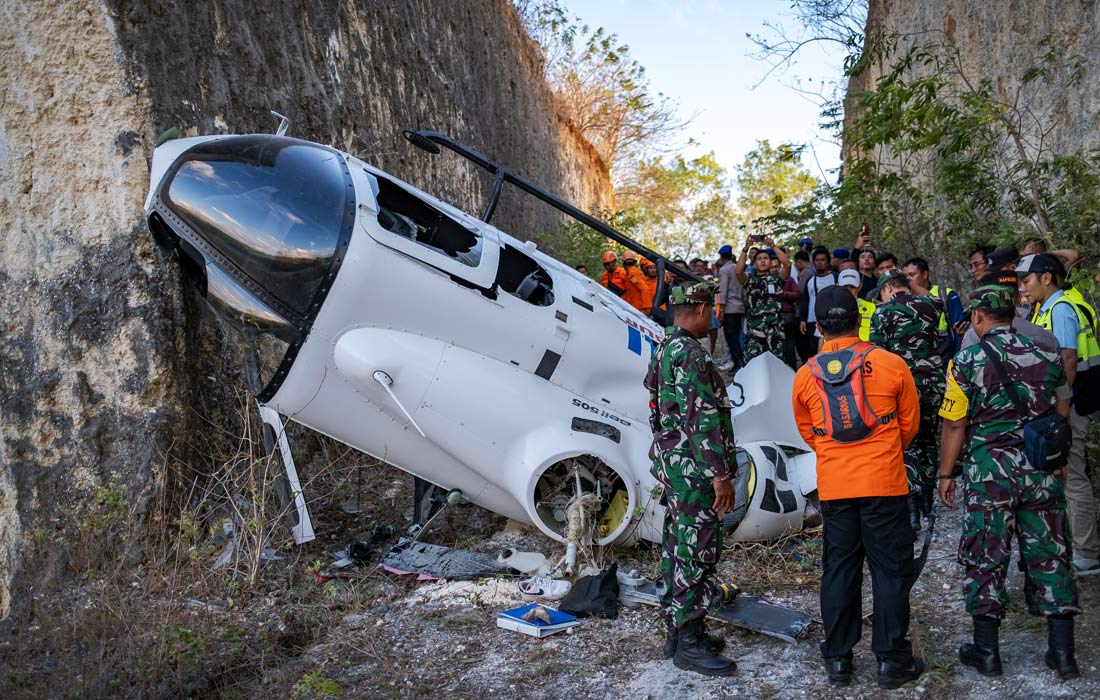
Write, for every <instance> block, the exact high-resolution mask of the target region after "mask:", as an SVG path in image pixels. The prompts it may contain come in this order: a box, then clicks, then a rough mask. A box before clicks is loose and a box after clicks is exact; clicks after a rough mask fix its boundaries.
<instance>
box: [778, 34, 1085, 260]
mask: <svg viewBox="0 0 1100 700" xmlns="http://www.w3.org/2000/svg"><path fill="white" fill-rule="evenodd" d="M898 43H899V37H887V38H886V39H885V40H884V41H882V42H880V43H879V44H877V45H876V51H877V52H878V53H877V55H875V56H873V57H868V56H861V57H860V58H859V59H858V60H857V61H853V62H852V63H851V65H852V66H853V67H854V68H853V69H854V70H863V69H865V68H867V67H868V66H870V65H872V63H877V65H879V66H882V70H881V71H880V75H879V77H878V78H877V79H876V80H875V82H874V84H873V86H872V87H871V89H869V90H868V91H866V92H865V93H863V94H861V95H859V96H858V100H857V104H858V110H857V113H856V114H855V115H854V116H850V117H849V119H848V124H847V129H846V132H845V141H846V144H847V145H848V147H849V148H848V159H847V161H846V162H845V165H844V177H843V179H842V181H841V182H840V183H839V184H838V185H836V186H834V187H827V188H822V189H820V190H819V191H818V192H817V195H816V196H815V198H814V200H813V201H812V202H811V204H810V205H809V206H801V207H798V206H796V207H787V208H784V210H783V211H781V212H778V213H777V215H776V217H774V219H775V221H774V223H775V225H784V226H788V227H801V228H803V229H813V230H817V231H819V232H822V233H823V234H825V235H824V238H826V240H830V237H831V240H832V241H835V242H836V243H848V242H850V241H851V240H852V237H853V236H854V233H855V232H856V231H858V229H859V226H860V225H861V224H862V223H863V222H867V223H869V224H870V225H871V227H872V230H873V231H874V238H875V240H876V243H877V244H878V245H879V246H880V247H882V246H886V247H889V248H891V249H893V251H894V252H895V253H897V254H899V255H901V256H904V255H909V254H922V255H924V256H926V257H931V258H936V257H939V258H940V259H941V260H945V259H949V258H951V257H956V258H957V257H961V255H962V254H964V253H965V252H966V250H967V249H968V248H969V247H970V246H972V245H974V244H976V243H987V244H995V245H1001V244H1009V243H1016V244H1018V243H1020V242H1021V241H1022V240H1023V239H1025V238H1028V237H1032V236H1039V237H1042V238H1045V239H1046V240H1048V242H1049V243H1050V244H1051V245H1052V247H1069V246H1072V247H1076V248H1078V249H1080V250H1081V251H1082V252H1084V253H1085V254H1086V255H1090V254H1091V255H1096V254H1097V253H1100V236H1098V235H1097V234H1098V233H1100V232H1098V231H1097V227H1098V225H1100V218H1098V217H1097V214H1098V213H1100V188H1098V185H1100V153H1097V152H1095V151H1077V152H1072V153H1060V152H1056V151H1055V150H1054V148H1053V145H1052V144H1053V138H1052V136H1053V133H1054V132H1055V130H1056V129H1057V128H1058V125H1059V115H1058V114H1057V113H1056V103H1057V100H1055V99H1052V98H1051V96H1052V95H1057V94H1061V93H1064V92H1066V91H1069V90H1072V89H1080V85H1079V83H1080V80H1081V76H1082V70H1081V58H1080V57H1079V56H1075V55H1072V54H1068V55H1067V53H1066V50H1065V48H1064V47H1065V46H1067V45H1068V44H1067V43H1066V42H1063V41H1060V40H1059V39H1058V38H1057V37H1051V38H1048V39H1047V40H1046V41H1044V42H1041V43H1040V45H1039V46H1038V47H1037V51H1036V56H1035V59H1034V61H1033V63H1032V64H1031V66H1030V67H1028V68H1027V69H1026V70H1025V71H1023V72H1022V74H1021V75H1019V76H1006V77H1004V78H1002V79H999V80H996V81H994V80H992V79H990V78H988V77H986V76H975V75H971V74H970V73H969V72H968V71H967V70H966V68H965V67H964V65H963V62H962V61H961V59H960V56H959V53H958V50H957V48H956V47H955V46H953V45H951V44H948V43H944V42H929V43H925V44H917V45H912V46H909V47H908V48H905V49H904V50H902V49H898V48H897V44H898Z"/></svg>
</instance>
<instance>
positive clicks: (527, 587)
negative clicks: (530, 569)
mask: <svg viewBox="0 0 1100 700" xmlns="http://www.w3.org/2000/svg"><path fill="white" fill-rule="evenodd" d="M572 587H573V584H571V583H569V582H568V581H563V580H561V579H552V578H547V577H545V576H532V577H531V578H528V579H524V580H522V581H520V582H519V592H520V593H522V594H523V595H524V597H526V598H541V599H543V600H560V599H562V598H564V597H565V594H566V593H568V592H569V590H570V589H571V588H572Z"/></svg>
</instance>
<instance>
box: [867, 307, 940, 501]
mask: <svg viewBox="0 0 1100 700" xmlns="http://www.w3.org/2000/svg"><path fill="white" fill-rule="evenodd" d="M941 313H943V302H942V301H940V300H939V299H936V298H933V297H925V296H918V295H916V294H913V293H912V292H909V291H902V292H898V293H897V294H895V295H894V298H893V299H891V300H890V301H889V302H887V303H885V304H880V305H879V306H878V307H877V308H876V309H875V313H874V316H872V317H871V333H870V341H871V342H872V343H874V344H875V345H879V346H881V347H883V348H885V349H887V350H889V351H890V352H892V353H894V354H895V355H899V356H901V358H902V359H903V360H905V364H907V365H909V370H910V371H911V372H912V373H913V381H914V382H916V385H917V394H918V395H919V396H920V429H919V430H918V431H917V436H916V437H915V438H913V442H911V443H909V448H908V449H906V450H905V471H906V473H907V474H908V476H909V489H910V490H911V491H913V492H921V493H923V494H924V496H925V501H924V503H925V505H924V509H925V511H926V512H927V507H928V506H929V505H931V495H932V493H934V492H935V488H936V485H935V484H936V479H935V475H936V470H937V469H938V468H939V464H940V456H939V447H938V444H939V437H940V420H939V416H938V411H939V407H940V402H941V401H942V400H943V386H944V372H943V359H942V358H941V357H940V355H939V322H940V314H941Z"/></svg>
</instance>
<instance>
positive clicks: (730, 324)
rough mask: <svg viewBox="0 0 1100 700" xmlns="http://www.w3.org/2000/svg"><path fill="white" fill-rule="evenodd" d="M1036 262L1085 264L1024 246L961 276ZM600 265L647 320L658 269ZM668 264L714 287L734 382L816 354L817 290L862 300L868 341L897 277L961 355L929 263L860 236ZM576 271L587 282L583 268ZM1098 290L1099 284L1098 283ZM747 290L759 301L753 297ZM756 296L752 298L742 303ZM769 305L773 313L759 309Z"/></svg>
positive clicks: (989, 254)
mask: <svg viewBox="0 0 1100 700" xmlns="http://www.w3.org/2000/svg"><path fill="white" fill-rule="evenodd" d="M1036 253H1049V254H1051V255H1053V256H1055V257H1056V258H1058V259H1059V260H1060V261H1061V262H1062V264H1063V265H1064V267H1065V270H1066V271H1067V272H1068V271H1070V270H1072V269H1074V268H1075V267H1077V266H1079V265H1080V263H1081V260H1082V258H1081V256H1080V254H1079V253H1078V252H1077V251H1076V250H1074V249H1070V248H1066V249H1060V250H1048V246H1047V244H1046V242H1045V241H1044V240H1043V239H1041V238H1031V239H1028V240H1026V241H1024V242H1023V243H1022V244H1021V245H1020V246H1019V247H1016V246H1007V247H995V246H991V245H979V246H975V247H974V248H973V249H972V250H971V251H970V253H969V254H968V255H967V260H966V267H967V270H968V272H969V274H970V277H971V278H972V280H973V282H974V284H975V286H977V285H980V284H981V281H982V280H983V278H985V277H987V276H988V275H989V274H990V273H991V272H995V271H998V270H1005V269H1008V270H1012V269H1014V268H1015V265H1016V263H1017V261H1018V260H1020V259H1021V258H1022V257H1024V256H1027V255H1032V254H1036ZM601 262H602V264H603V268H604V270H603V272H602V273H601V274H600V277H599V281H600V284H601V285H602V286H604V287H605V288H607V289H608V290H610V291H611V292H613V293H615V294H616V295H618V296H620V297H622V299H623V300H624V301H626V302H627V303H628V304H630V305H631V306H633V307H634V308H636V309H638V310H639V311H641V312H642V313H643V314H645V315H647V316H649V315H651V312H652V311H653V308H652V307H653V301H654V298H655V296H656V293H657V288H658V284H657V281H658V280H657V265H656V263H654V262H653V261H652V260H649V259H647V258H644V257H640V256H638V255H636V254H635V253H634V252H632V251H629V250H628V251H626V252H625V253H623V254H622V256H621V258H620V256H619V255H617V254H616V253H615V252H614V251H611V250H608V251H605V252H604V253H603V255H602V260H601ZM670 262H671V263H672V265H673V266H675V267H676V268H679V269H683V270H688V271H690V272H691V273H692V274H694V275H696V276H698V277H700V278H712V279H715V280H718V281H719V293H718V296H717V299H716V300H715V313H714V321H713V323H712V324H711V331H710V336H709V349H710V352H711V353H712V354H713V353H714V352H715V350H716V346H717V338H718V331H719V330H721V331H722V333H723V336H724V338H725V341H726V347H727V348H728V351H729V357H728V358H716V361H717V362H718V365H719V368H720V369H722V370H724V371H731V372H736V371H737V370H738V369H740V368H741V367H743V366H744V365H745V364H746V363H747V362H748V361H749V360H751V359H752V357H755V356H756V355H757V354H760V352H762V351H771V352H772V353H773V354H775V355H776V356H777V357H779V358H780V359H782V360H783V361H784V362H786V363H787V364H788V365H790V366H791V367H792V368H794V369H797V368H798V367H799V366H801V365H802V364H803V363H805V362H806V360H808V359H809V358H810V357H812V356H813V355H814V354H816V353H817V351H818V347H819V344H820V342H821V333H820V331H819V330H818V328H817V325H816V319H815V318H814V300H815V299H816V297H817V294H818V293H819V292H820V291H821V290H823V289H826V288H828V287H831V286H833V285H842V286H846V287H848V288H849V289H851V290H852V292H853V294H855V296H856V298H857V299H858V300H859V306H860V313H861V316H862V317H863V323H862V325H861V336H864V338H865V339H866V336H867V334H868V331H869V326H870V319H871V316H872V315H873V313H874V309H875V305H877V304H878V303H879V302H880V301H881V290H880V288H879V282H880V280H881V278H882V276H883V275H884V274H885V273H887V272H889V271H890V270H899V271H900V272H901V273H902V274H904V276H905V277H906V278H907V279H908V280H909V282H910V283H911V284H912V285H913V286H914V288H915V289H916V291H918V292H924V293H926V294H928V295H930V296H933V297H937V298H939V300H940V301H941V303H942V304H943V306H944V307H945V313H944V319H943V323H942V324H941V328H940V330H941V332H942V333H941V335H942V336H943V344H944V348H943V350H944V352H943V354H944V356H945V357H949V356H950V355H951V354H953V351H957V350H958V349H959V348H960V347H961V345H962V339H963V337H964V335H965V333H966V324H965V320H964V311H963V304H962V300H961V297H960V296H959V294H958V293H957V292H956V291H955V290H953V289H951V288H949V287H946V286H945V285H941V284H937V283H936V281H935V280H933V278H932V270H931V268H930V265H929V261H928V260H927V259H926V258H923V257H920V256H913V257H908V258H904V259H900V258H898V256H897V255H895V254H894V253H891V252H889V251H885V250H881V249H876V248H875V247H874V246H873V245H872V242H871V235H870V232H869V231H868V229H867V227H864V228H863V230H862V231H861V232H860V233H859V235H858V236H857V237H856V240H855V243H854V245H853V247H852V248H833V249H831V250H830V249H829V248H826V247H825V246H821V245H814V241H813V239H812V238H810V237H808V236H807V237H803V238H800V239H799V240H798V243H797V247H796V249H795V250H794V251H793V254H792V253H789V252H788V251H787V250H786V249H785V248H784V247H783V246H781V245H777V244H776V243H775V241H774V240H773V239H771V238H769V237H766V236H750V237H749V240H748V241H746V242H745V244H744V246H743V247H742V249H741V250H740V251H734V249H733V247H732V246H730V245H724V246H722V247H721V248H719V250H718V258H717V259H715V260H713V261H709V260H704V259H703V258H693V259H692V260H690V261H689V260H684V259H683V258H675V259H673V260H671V261H670ZM576 269H577V271H578V272H580V273H581V274H583V275H586V276H588V275H589V270H588V267H587V266H586V265H584V264H581V265H578V266H577V267H576ZM665 280H666V287H665V293H664V296H665V299H666V300H667V294H668V291H667V290H668V288H669V287H670V286H671V285H675V284H681V283H683V282H685V281H686V280H685V279H684V278H682V277H680V276H678V275H676V274H675V273H673V272H670V271H669V272H666V273H665ZM1097 281H1098V282H1100V275H1097ZM769 285H770V286H769ZM754 288H755V289H756V290H757V291H759V294H755V295H754ZM753 296H755V297H756V298H754V299H749V298H747V297H753ZM769 299H770V300H774V302H775V303H763V302H767V301H768V300H769ZM746 302H749V303H748V305H746ZM753 302H755V303H753ZM1024 304H1025V305H1026V304H1027V299H1026V296H1025V299H1024ZM664 306H665V304H664V303H663V302H662V303H661V304H659V307H660V308H661V309H663V308H664ZM1021 314H1024V311H1023V310H1021ZM754 334H755V335H756V336H758V339H759V340H760V341H761V342H757V343H753V342H752V338H751V337H750V336H752V335H754ZM747 346H748V352H747V353H746V347H747Z"/></svg>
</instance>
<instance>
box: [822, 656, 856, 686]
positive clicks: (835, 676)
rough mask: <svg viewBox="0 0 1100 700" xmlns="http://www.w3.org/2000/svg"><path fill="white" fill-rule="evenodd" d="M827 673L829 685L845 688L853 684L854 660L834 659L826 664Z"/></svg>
mask: <svg viewBox="0 0 1100 700" xmlns="http://www.w3.org/2000/svg"><path fill="white" fill-rule="evenodd" d="M825 673H826V675H828V676H829V685H831V686H834V687H836V688H843V687H844V686H846V685H850V684H851V682H852V660H851V659H833V660H832V661H826V662H825Z"/></svg>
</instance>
